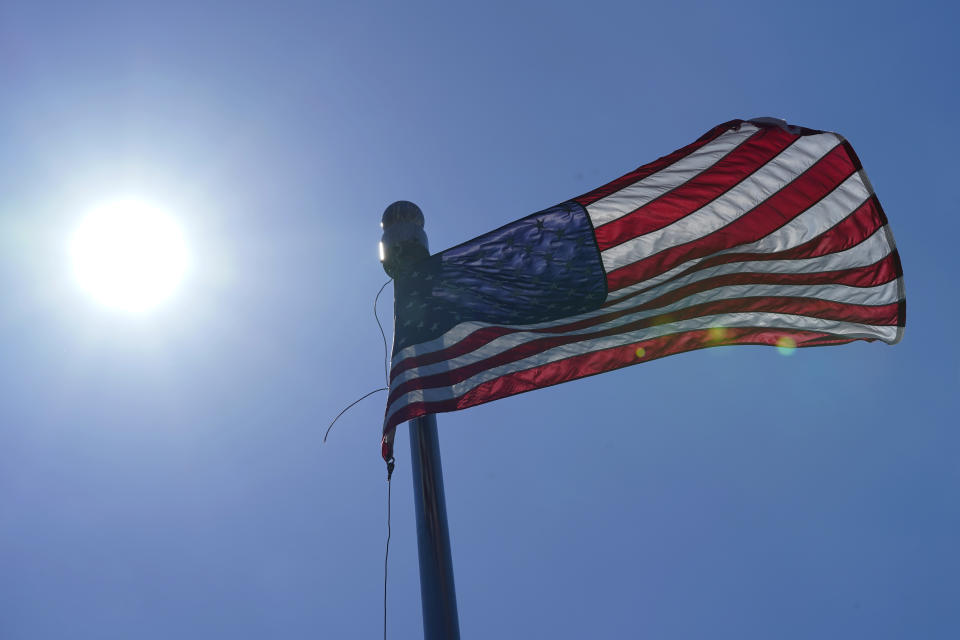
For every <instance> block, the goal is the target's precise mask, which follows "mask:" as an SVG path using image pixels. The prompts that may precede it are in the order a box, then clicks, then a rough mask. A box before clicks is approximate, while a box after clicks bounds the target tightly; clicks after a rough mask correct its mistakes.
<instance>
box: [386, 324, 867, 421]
mask: <svg viewBox="0 0 960 640" xmlns="http://www.w3.org/2000/svg"><path fill="white" fill-rule="evenodd" d="M858 339H861V338H858ZM780 340H785V341H786V340H792V341H793V344H795V345H796V346H797V347H814V346H823V345H830V344H846V343H848V342H853V340H854V338H849V337H847V336H837V335H833V334H829V333H823V332H817V331H784V330H777V329H770V328H731V329H724V330H723V334H718V332H717V331H716V330H709V329H707V330H697V331H686V332H683V333H676V334H672V335H668V336H660V337H658V338H652V339H650V340H644V341H642V342H637V343H634V344H630V345H625V346H621V347H611V348H609V349H603V350H600V351H592V352H590V353H584V354H580V355H576V356H572V357H570V358H566V359H564V360H558V361H556V362H551V363H549V364H546V365H542V366H539V367H534V368H532V369H526V370H524V371H515V372H513V373H508V374H506V375H503V376H500V377H499V378H496V379H494V380H490V381H488V382H484V383H482V384H480V385H477V386H476V387H474V388H473V389H471V390H470V391H468V392H467V393H465V394H463V395H462V396H459V397H457V398H451V399H449V400H443V401H439V402H412V403H410V404H408V405H406V406H404V407H403V408H402V409H400V410H399V411H397V412H395V413H394V414H393V415H392V416H390V418H389V420H388V421H387V423H386V426H385V427H384V432H389V431H390V430H391V429H394V428H395V427H396V426H397V425H398V424H400V423H402V422H405V421H407V420H410V419H412V418H416V417H418V416H422V415H426V414H428V413H442V412H445V411H456V410H457V409H466V408H467V407H472V406H475V405H478V404H483V403H485V402H490V401H492V400H498V399H500V398H505V397H507V396H512V395H516V394H518V393H525V392H527V391H532V390H534V389H540V388H543V387H549V386H553V385H555V384H560V383H561V382H567V381H569V380H576V379H578V378H585V377H588V376H592V375H596V374H598V373H604V372H606V371H613V370H615V369H620V368H622V367H626V366H629V365H631V364H638V363H640V362H647V361H650V360H656V359H658V358H663V357H665V356H669V355H674V354H677V353H683V352H685V351H693V350H696V349H702V348H704V347H714V346H723V345H747V344H758V345H770V346H775V345H777V343H778V341H780ZM867 341H868V342H872V341H873V340H872V339H868V340H867ZM781 344H782V343H781ZM641 348H642V349H643V352H642V353H643V355H642V357H641V356H638V352H639V349H641ZM388 406H389V405H388Z"/></svg>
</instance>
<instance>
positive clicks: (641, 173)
mask: <svg viewBox="0 0 960 640" xmlns="http://www.w3.org/2000/svg"><path fill="white" fill-rule="evenodd" d="M741 124H743V120H731V121H730V122H725V123H724V124H721V125H717V126H716V127H714V128H713V129H710V131H708V132H706V133H705V134H703V135H702V136H700V138H699V139H698V140H697V141H696V142H693V143H691V144H688V145H687V146H685V147H683V148H682V149H677V150H676V151H674V152H673V153H671V154H669V155H666V156H663V157H662V158H659V159H657V160H654V161H653V162H651V163H650V164H645V165H643V166H642V167H638V168H637V169H635V170H633V171H631V172H630V173H628V174H626V175H624V176H621V177H619V178H617V179H616V180H614V181H613V182H609V183H607V184H605V185H603V186H602V187H598V188H596V189H594V190H593V191H590V192H589V193H585V194H583V195H582V196H580V197H579V198H574V200H576V201H577V202H579V203H580V204H581V205H583V206H587V205H588V204H591V203H594V202H596V201H597V200H600V199H601V198H606V197H607V196H608V195H610V194H611V193H616V192H617V191H619V190H620V189H623V188H624V187H626V186H629V185H631V184H633V183H634V182H636V181H638V180H643V179H644V178H646V177H647V176H650V175H652V174H654V173H656V172H657V171H660V170H662V169H665V168H666V167H669V166H670V165H672V164H673V163H675V162H677V161H678V160H680V159H682V158H685V157H686V156H688V155H690V154H691V153H693V152H694V151H696V150H697V149H699V148H701V147H703V146H706V145H708V144H710V143H711V142H713V141H714V140H716V139H717V138H719V137H720V136H721V135H723V134H724V133H726V132H727V131H731V130H733V131H736V130H738V129H740V125H741Z"/></svg>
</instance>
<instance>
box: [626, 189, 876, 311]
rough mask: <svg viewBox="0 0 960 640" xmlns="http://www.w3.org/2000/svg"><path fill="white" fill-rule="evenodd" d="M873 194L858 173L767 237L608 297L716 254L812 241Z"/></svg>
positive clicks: (783, 248) (774, 249)
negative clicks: (859, 197)
mask: <svg viewBox="0 0 960 640" xmlns="http://www.w3.org/2000/svg"><path fill="white" fill-rule="evenodd" d="M871 194H872V192H870V191H869V189H867V188H866V187H865V186H864V184H863V181H862V179H861V178H860V176H859V175H854V176H851V177H850V178H847V180H845V181H844V182H843V183H842V184H841V185H840V186H839V187H838V188H837V189H834V191H832V192H831V193H830V194H829V195H827V196H826V197H825V198H824V199H823V200H821V201H820V202H818V203H817V204H815V205H814V206H813V207H811V208H810V209H807V210H806V211H805V212H803V213H802V214H800V215H799V216H797V217H796V218H794V219H793V220H792V221H790V222H789V223H788V224H786V225H784V226H782V227H780V228H779V229H777V230H776V231H774V232H773V233H771V234H769V235H767V236H764V237H763V238H761V239H760V240H758V241H756V242H751V243H747V244H741V245H738V246H736V247H731V248H730V249H724V250H723V251H718V252H716V253H713V254H710V255H709V256H704V257H702V258H694V259H693V260H688V261H687V262H684V263H683V264H680V265H677V266H676V267H673V268H672V269H670V270H669V271H664V272H663V273H658V274H657V275H655V276H653V277H651V278H648V279H646V280H643V281H641V282H637V283H634V284H632V285H630V286H629V287H624V288H623V289H619V290H618V291H617V292H616V293H615V294H614V295H612V296H610V298H609V300H618V299H620V298H623V297H626V296H628V295H630V294H632V293H633V292H635V291H640V290H642V289H646V288H647V287H651V286H656V285H657V284H658V283H660V282H665V281H667V280H669V279H670V278H672V277H674V276H675V275H676V274H678V273H681V272H683V271H686V270H687V269H689V268H691V267H693V266H696V265H698V264H700V263H701V262H703V261H704V260H707V259H709V258H712V257H713V256H716V255H721V254H726V253H750V252H760V251H763V252H769V253H774V252H779V251H787V250H789V249H793V248H794V247H798V246H800V245H801V244H803V243H804V242H807V241H809V240H813V239H814V238H816V237H818V236H821V235H823V234H824V233H826V232H827V231H829V230H830V229H831V228H832V227H834V226H835V225H836V224H837V223H839V222H840V221H841V220H843V219H844V218H846V217H847V216H849V215H850V214H851V213H852V212H853V211H854V210H855V209H856V208H857V207H859V206H860V205H862V204H863V201H864V200H866V199H867V198H868V197H869V196H870V195H871ZM858 196H862V199H860V200H858Z"/></svg>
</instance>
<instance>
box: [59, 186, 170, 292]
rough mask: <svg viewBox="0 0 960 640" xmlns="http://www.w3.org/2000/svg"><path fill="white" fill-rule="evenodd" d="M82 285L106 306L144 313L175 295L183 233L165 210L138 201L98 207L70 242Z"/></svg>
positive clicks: (75, 270)
mask: <svg viewBox="0 0 960 640" xmlns="http://www.w3.org/2000/svg"><path fill="white" fill-rule="evenodd" d="M70 254H71V258H72V260H73V270H74V275H75V276H76V278H77V281H78V282H79V283H80V286H81V287H82V288H83V289H85V290H86V291H87V292H88V293H90V294H91V295H92V296H93V297H94V298H96V299H97V300H99V301H100V302H102V303H103V304H105V305H107V306H109V307H113V308H116V309H121V310H125V311H144V310H147V309H150V308H153V307H155V306H156V305H157V304H159V303H160V302H162V301H163V300H165V299H167V298H168V297H170V295H171V294H172V293H173V292H174V291H175V290H176V288H177V285H178V284H179V283H180V280H181V279H182V278H183V275H184V272H185V270H186V266H187V251H186V246H185V244H184V241H183V234H182V233H181V232H180V228H179V227H178V226H177V224H176V223H175V222H174V221H173V219H172V218H171V217H170V216H169V215H167V214H166V213H164V211H163V210H162V209H160V208H159V207H156V206H154V205H152V204H149V203H147V202H144V201H141V200H136V199H123V200H115V201H112V202H109V203H106V204H103V205H100V206H98V207H96V208H94V209H93V210H92V211H90V213H88V214H87V215H86V216H85V217H84V219H83V221H82V222H81V223H80V226H79V227H78V228H77V230H76V232H75V233H74V235H73V238H72V240H71V243H70Z"/></svg>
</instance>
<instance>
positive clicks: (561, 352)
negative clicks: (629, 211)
mask: <svg viewBox="0 0 960 640" xmlns="http://www.w3.org/2000/svg"><path fill="white" fill-rule="evenodd" d="M713 327H725V328H729V329H736V328H740V327H769V328H771V329H784V330H798V331H822V332H825V333H832V334H836V335H839V336H844V337H848V338H877V339H880V340H883V341H884V342H888V343H892V342H893V341H894V340H896V337H897V332H898V331H897V330H898V328H897V327H890V326H873V325H864V324H857V323H851V322H839V321H835V320H823V319H821V318H811V317H808V316H798V315H789V314H780V313H726V314H718V315H713V316H701V317H698V318H690V319H688V320H682V321H679V322H672V323H668V324H663V325H659V326H656V327H648V328H645V329H641V330H638V331H632V332H630V333H624V334H620V335H616V336H609V337H606V338H598V339H595V340H586V341H582V342H576V343H572V344H568V345H563V346H560V347H555V348H553V349H550V350H548V351H544V352H542V353H538V354H535V355H533V356H530V357H529V358H524V359H522V360H518V361H516V362H510V363H507V364H505V365H501V366H499V367H494V368H493V369H487V370H484V371H481V372H479V373H477V374H476V375H474V376H472V377H470V378H468V379H466V380H464V381H462V382H458V383H456V384H454V385H451V386H445V387H438V388H433V389H415V390H413V391H409V392H407V393H405V394H403V395H402V396H400V397H399V398H397V399H396V400H395V401H394V402H392V403H391V404H390V407H389V408H388V409H387V414H386V415H387V419H388V420H389V417H390V416H391V415H392V414H394V413H396V412H397V411H398V410H399V409H401V408H403V407H404V406H406V405H407V404H410V403H413V402H439V401H443V400H449V399H452V398H457V397H460V396H462V395H463V394H465V393H467V392H468V391H470V390H472V389H474V388H476V387H477V386H479V385H481V384H483V383H484V382H488V381H490V380H494V379H496V378H499V377H500V376H503V375H506V374H509V373H514V372H516V371H524V370H526V369H532V368H534V367H539V366H543V365H546V364H550V363H551V362H556V361H559V360H563V359H566V358H570V357H572V356H577V355H581V354H584V353H590V352H592V351H600V350H602V349H609V348H612V347H619V346H624V345H628V344H632V343H634V342H640V341H643V340H649V339H651V338H657V337H660V336H664V335H668V334H671V333H680V332H685V331H695V330H701V329H710V328H713ZM650 355H651V356H655V355H656V354H655V353H651V354H650Z"/></svg>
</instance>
